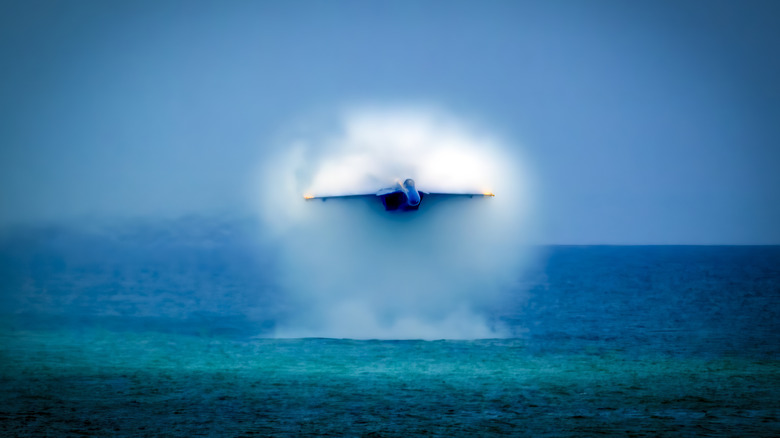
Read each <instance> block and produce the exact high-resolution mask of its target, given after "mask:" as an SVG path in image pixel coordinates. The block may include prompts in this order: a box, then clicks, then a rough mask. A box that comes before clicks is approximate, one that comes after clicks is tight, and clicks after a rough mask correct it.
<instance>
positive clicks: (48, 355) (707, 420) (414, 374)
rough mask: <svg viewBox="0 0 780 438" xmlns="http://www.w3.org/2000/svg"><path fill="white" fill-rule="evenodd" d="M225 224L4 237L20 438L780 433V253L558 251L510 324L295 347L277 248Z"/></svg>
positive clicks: (2, 419) (2, 337) (505, 317)
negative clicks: (286, 322)
mask: <svg viewBox="0 0 780 438" xmlns="http://www.w3.org/2000/svg"><path fill="white" fill-rule="evenodd" d="M190 225H192V224H190ZM209 227H210V228H208V227H207V228H208V229H207V230H205V231H204V226H203V224H198V225H197V226H195V225H192V226H190V227H189V228H188V225H187V224H186V223H181V222H179V223H177V225H176V227H174V228H171V229H175V230H176V231H175V233H174V234H171V233H172V232H171V231H170V229H166V230H161V229H159V228H155V227H154V226H149V225H148V224H147V225H144V224H141V225H138V226H137V227H136V228H135V229H134V230H133V231H132V232H130V231H127V232H125V233H124V234H122V233H115V232H111V233H106V232H103V231H100V232H98V231H94V230H93V231H90V232H81V231H78V232H77V231H74V230H73V229H70V228H64V227H61V228H57V227H50V228H44V229H24V230H14V231H13V232H12V233H7V234H6V235H4V236H3V237H2V239H0V276H1V277H0V278H1V279H2V284H0V286H2V289H1V292H2V295H1V296H0V311H1V313H0V394H2V397H0V434H2V435H3V436H20V437H24V436H244V437H250V436H290V437H292V436H295V437H297V436H371V437H406V436H556V437H557V436H572V437H574V436H595V435H598V436H604V435H606V436H780V396H778V390H780V247H777V246H547V247H538V248H535V253H536V257H535V259H534V260H535V261H534V262H533V263H529V264H527V266H525V267H524V268H523V269H522V270H519V271H518V272H517V274H516V276H515V281H514V282H513V283H512V285H511V286H509V287H507V290H506V291H505V292H504V294H503V297H502V299H501V301H500V305H498V304H497V305H495V306H493V307H489V306H488V307H484V308H481V309H480V312H483V313H485V314H486V317H487V319H488V320H489V321H491V323H494V324H497V325H501V326H504V327H509V328H510V333H511V336H510V337H507V338H502V339H479V340H446V339H444V340H413V339H412V340H350V339H326V338H304V339H276V338H273V337H272V336H273V335H272V334H273V330H274V327H275V325H276V324H278V322H279V321H280V320H283V319H284V318H285V317H286V315H288V314H289V313H290V312H294V309H291V308H290V304H289V303H288V302H285V300H284V297H282V296H279V294H278V291H279V287H278V284H277V279H276V278H275V276H274V275H273V274H274V272H275V267H274V260H275V252H274V250H273V248H264V249H263V250H262V251H257V250H256V248H257V245H256V244H255V243H253V242H252V240H251V238H249V237H248V236H247V233H244V232H243V231H240V230H242V229H244V228H242V227H243V226H242V225H235V224H233V225H230V226H225V225H224V224H211V225H209ZM249 228H251V226H250V225H249V224H246V229H249ZM122 229H124V230H126V229H127V228H126V227H123V228H122ZM188 230H189V231H188ZM236 230H239V231H236ZM215 236H217V237H215ZM192 242H199V243H197V244H193V243H192Z"/></svg>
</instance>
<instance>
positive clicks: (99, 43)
mask: <svg viewBox="0 0 780 438" xmlns="http://www.w3.org/2000/svg"><path fill="white" fill-rule="evenodd" d="M779 12H780V6H778V4H777V3H776V2H771V1H767V2H758V1H747V2H739V3H738V2H730V1H712V2H700V1H682V2H680V1H674V2H671V1H670V2H664V1H661V2H658V1H653V2H650V1H647V2H622V1H592V2H579V1H555V2H521V1H517V2H500V1H493V2H458V1H454V2H453V1H423V2H411V1H410V2H405V1H400V2H378V1H377V2H365V1H356V2H348V1H337V2H315V1H285V2H277V1H266V2H262V1H255V2H251V1H228V2H197V1H196V2H191V1H181V2H178V1H176V2H174V1H137V2H103V1H79V2H67V1H62V2H56V1H32V2H22V1H11V2H4V3H3V4H2V6H0V59H1V60H2V61H1V62H2V65H3V68H2V69H0V79H1V80H0V102H2V103H0V115H1V116H2V117H0V224H3V225H10V224H19V223H41V222H52V221H72V220H80V219H81V218H85V217H90V218H91V217H105V218H113V217H152V218H154V217H175V216H178V215H183V214H189V213H196V214H207V215H208V214H223V215H244V214H253V213H254V212H255V210H256V208H257V205H256V203H255V202H254V201H253V200H252V199H251V198H252V196H253V194H254V193H255V191H254V188H253V187H252V184H254V182H255V181H256V179H257V178H256V173H257V172H258V169H260V168H261V167H262V164H263V163H264V162H265V161H266V160H268V159H269V158H268V157H269V155H270V154H271V153H272V152H273V151H274V149H275V148H277V147H278V145H277V144H276V143H275V139H276V138H277V137H278V136H279V135H280V133H283V132H284V130H285V129H287V128H288V127H289V126H291V125H293V124H295V122H296V120H300V118H301V117H303V116H305V115H307V114H313V113H318V112H327V111H329V109H330V108H337V107H339V106H340V105H344V104H348V103H350V102H372V103H382V102H393V103H399V102H402V103H403V102H412V103H414V102H425V103H432V104H435V105H437V106H439V107H442V108H446V109H447V110H448V111H451V112H452V113H454V114H456V115H458V116H460V117H463V118H466V119H474V120H478V121H479V122H480V123H482V124H483V125H485V126H489V127H490V128H491V129H493V130H494V132H495V133H496V135H498V136H500V137H502V138H503V139H505V141H506V143H507V144H509V145H511V147H513V148H516V149H517V150H518V151H520V152H521V153H522V156H524V157H526V159H527V163H526V166H528V167H529V168H531V169H532V171H533V174H534V179H535V185H534V187H535V188H534V190H535V193H534V197H535V199H536V201H537V202H536V204H535V207H534V208H535V209H536V212H535V216H536V217H537V219H538V221H539V223H540V224H541V227H540V230H539V233H540V236H539V241H540V242H542V243H571V244H592V243H616V244H623V243H660V244H684V243H692V244H700V243H703V244H717V243H723V244H739V243H759V244H763V243H773V244H778V243H780V225H778V224H780V172H779V171H778V167H779V165H780V81H777V78H778V77H780V57H779V56H777V54H778V53H780V23H779V22H780V18H778V17H780V13H779Z"/></svg>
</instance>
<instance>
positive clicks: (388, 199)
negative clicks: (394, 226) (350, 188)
mask: <svg viewBox="0 0 780 438" xmlns="http://www.w3.org/2000/svg"><path fill="white" fill-rule="evenodd" d="M372 196H373V197H378V198H381V199H382V204H383V205H384V206H385V210H387V211H414V210H417V209H418V208H420V204H421V203H422V200H423V198H425V197H426V196H451V197H454V196H461V197H463V196H467V197H469V198H473V197H474V196H480V197H487V196H491V197H492V196H495V195H494V194H493V193H491V192H485V193H436V192H428V191H424V190H417V188H416V187H415V185H414V180H413V179H411V178H408V179H407V180H406V181H404V182H401V181H400V180H399V181H396V183H395V185H394V186H393V187H388V188H385V189H380V190H378V191H377V192H376V193H363V194H355V195H352V194H350V195H332V196H314V195H311V194H306V195H303V198H304V199H306V200H307V201H311V200H313V199H321V200H323V201H327V200H328V199H334V198H357V197H372Z"/></svg>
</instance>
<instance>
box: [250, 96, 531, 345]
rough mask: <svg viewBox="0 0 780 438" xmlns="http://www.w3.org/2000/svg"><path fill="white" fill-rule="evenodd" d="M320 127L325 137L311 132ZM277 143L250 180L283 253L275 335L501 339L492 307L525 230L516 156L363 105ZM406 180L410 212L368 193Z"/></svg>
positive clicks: (463, 125)
mask: <svg viewBox="0 0 780 438" xmlns="http://www.w3.org/2000/svg"><path fill="white" fill-rule="evenodd" d="M311 126H319V127H321V129H311V128H310V127H311ZM306 127H307V128H309V129H306V130H305V131H302V132H303V133H301V134H298V135H289V136H288V138H285V139H283V140H282V141H281V142H280V143H281V145H280V146H281V147H280V152H279V153H278V155H277V156H276V157H275V158H274V159H272V160H270V161H269V162H267V163H266V164H265V165H264V166H263V169H262V171H261V172H260V174H261V178H260V182H259V184H258V187H259V191H258V199H259V200H260V202H261V203H260V207H259V208H260V211H261V215H262V217H263V220H264V224H265V227H266V232H267V235H268V238H269V239H273V240H274V241H275V242H276V243H278V245H277V246H278V247H279V248H281V254H280V257H281V259H280V263H279V265H280V272H278V275H279V278H278V285H279V286H278V287H279V291H278V292H279V293H280V294H283V295H284V298H285V299H286V300H287V301H286V302H288V303H289V309H288V312H287V316H286V317H285V318H284V320H282V321H280V322H279V323H278V325H277V331H276V335H277V336H279V337H335V338H355V339H367V338H379V339H473V338H490V337H502V336H507V335H510V334H509V333H507V332H506V331H505V329H504V328H503V327H502V326H501V324H500V323H499V322H498V321H495V320H492V319H491V318H490V317H489V310H490V309H493V308H495V307H496V306H498V305H500V302H501V300H502V299H506V297H507V296H508V295H511V294H516V293H521V291H519V290H515V289H514V284H515V280H516V278H517V277H518V275H519V272H520V269H521V268H522V263H523V260H524V258H525V256H526V255H527V252H526V250H525V249H524V248H525V246H524V244H525V243H526V242H527V241H528V238H529V233H531V229H532V228H531V217H532V215H531V213H532V205H531V202H530V199H531V196H530V195H531V193H530V185H529V184H530V181H531V179H530V178H529V176H528V169H526V168H525V167H524V166H523V163H522V162H521V161H522V160H521V159H520V157H519V156H518V153H517V149H518V148H517V146H516V145H511V146H510V145H507V144H505V143H503V142H502V141H500V140H499V139H498V138H496V137H494V136H491V135H490V134H489V133H488V132H487V131H486V130H485V129H484V128H480V127H478V126H476V125H475V124H469V123H467V122H466V121H465V120H463V119H461V118H457V117H455V116H452V115H450V114H447V113H445V112H443V111H438V110H431V109H421V108H411V109H410V108H397V107H395V108H377V107H372V108H360V109H353V110H349V111H344V112H343V113H341V114H339V115H337V116H336V117H335V118H331V119H330V123H322V122H321V121H320V120H312V121H311V123H310V124H309V125H307V126H306ZM406 178H413V179H414V180H415V181H416V183H417V187H418V189H420V190H423V191H431V192H455V193H458V192H475V191H476V192H480V193H482V192H486V191H490V192H493V193H495V194H496V196H495V197H493V198H491V197H487V198H447V199H433V198H427V199H426V198H424V199H423V202H422V204H421V207H420V209H419V210H418V211H412V212H387V211H385V210H384V207H383V206H382V203H381V200H380V199H379V198H374V197H367V198H351V199H335V200H333V199H332V200H328V201H327V202H322V201H319V200H312V201H305V200H304V199H303V195H304V194H315V195H320V196H322V195H335V194H359V193H374V192H376V191H377V190H378V189H381V188H383V187H389V186H392V185H393V184H394V182H395V181H396V180H404V179H406Z"/></svg>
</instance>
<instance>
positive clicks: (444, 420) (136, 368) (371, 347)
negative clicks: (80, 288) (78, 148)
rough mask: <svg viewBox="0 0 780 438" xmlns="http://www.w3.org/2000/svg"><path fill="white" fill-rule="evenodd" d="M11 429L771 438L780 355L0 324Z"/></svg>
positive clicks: (5, 412)
mask: <svg viewBox="0 0 780 438" xmlns="http://www.w3.org/2000/svg"><path fill="white" fill-rule="evenodd" d="M3 345H4V346H5V348H4V351H3V361H4V363H5V365H6V366H5V367H4V372H3V374H2V380H0V387H2V391H3V393H4V394H5V396H4V401H3V408H2V413H1V414H0V415H2V417H1V418H2V422H0V431H2V432H3V434H4V435H7V436H42V435H74V436H78V435H113V436H129V435H133V436H135V435H151V436H169V435H176V436H200V435H214V436H216V435H228V436H263V435H273V436H301V435H313V434H318V435H319V434H322V435H337V436H408V435H423V436H452V435H480V436H490V435H494V436H499V435H522V436H581V435H593V434H612V435H619V436H623V435H635V436H640V435H646V434H650V435H657V434H661V435H663V434H668V435H675V436H676V435H697V436H708V435H718V436H746V435H756V436H759V435H764V436H769V435H772V434H778V433H780V419H778V412H780V401H779V398H778V396H777V389H778V370H780V367H779V365H780V362H778V360H776V359H749V358H744V357H736V356H735V357H726V356H724V357H718V358H708V359H701V358H696V357H686V358H681V357H674V356H669V355H666V354H651V353H648V354H641V355H637V354H635V353H630V354H628V353H625V352H621V351H615V350H610V349H606V348H604V346H603V345H590V344H588V343H580V345H579V348H578V349H577V351H571V350H568V349H555V348H552V349H547V350H545V351H541V350H538V349H537V350H535V351H534V349H533V348H530V347H529V345H528V342H526V341H523V340H520V339H511V340H483V341H429V342H426V341H349V340H328V339H302V340H270V339H255V340H243V341H238V340H231V339H224V338H218V337H198V336H187V335H171V334H159V333H138V332H123V333H122V332H120V333H117V332H111V331H102V330H94V331H66V332H51V331H33V332H27V331H22V332H15V331H12V330H8V329H6V330H4V331H3Z"/></svg>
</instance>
